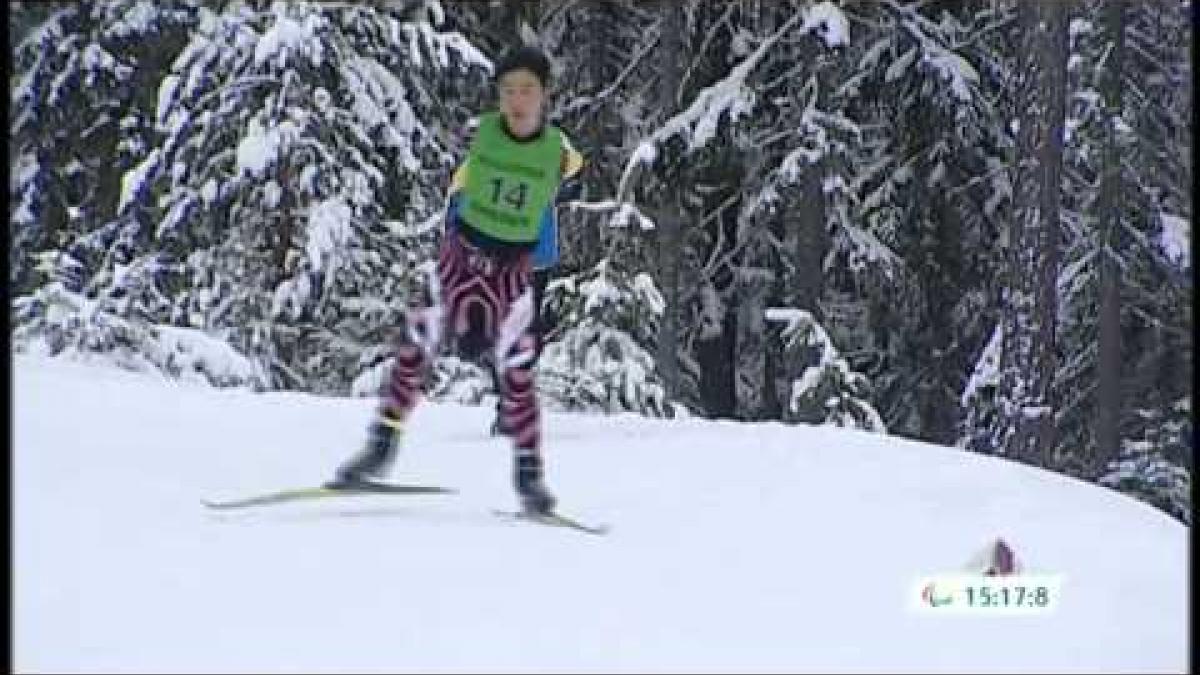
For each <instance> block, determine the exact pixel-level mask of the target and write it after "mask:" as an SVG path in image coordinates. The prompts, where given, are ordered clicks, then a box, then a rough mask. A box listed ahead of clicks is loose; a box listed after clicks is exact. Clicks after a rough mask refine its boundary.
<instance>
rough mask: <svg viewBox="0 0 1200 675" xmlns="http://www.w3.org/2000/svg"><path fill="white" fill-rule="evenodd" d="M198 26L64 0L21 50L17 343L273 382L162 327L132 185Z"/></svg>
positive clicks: (171, 10)
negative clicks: (168, 84)
mask: <svg viewBox="0 0 1200 675" xmlns="http://www.w3.org/2000/svg"><path fill="white" fill-rule="evenodd" d="M197 19H198V13H197V10H196V6H195V3H191V2H183V3H176V4H175V5H173V6H170V7H163V6H161V5H158V4H155V3H152V2H148V1H144V0H142V1H129V0H110V1H107V2H81V3H63V4H61V5H58V6H57V7H56V8H54V11H53V12H52V13H51V14H50V16H49V17H48V18H46V20H45V21H44V22H42V23H40V24H39V25H37V26H36V27H35V28H32V29H30V30H29V32H28V33H27V34H26V36H25V39H24V40H23V41H22V42H21V43H20V44H19V45H18V46H17V50H16V56H17V59H16V64H15V66H16V68H15V71H16V73H15V74H16V78H17V79H16V83H15V86H14V87H13V90H12V104H13V110H14V113H15V114H14V115H13V117H12V118H11V138H12V139H13V145H12V153H13V154H12V155H11V156H10V157H11V159H12V162H13V165H14V167H16V168H17V172H16V175H14V176H13V179H14V180H13V181H12V182H11V183H10V194H11V196H12V199H13V204H14V211H13V212H12V217H11V221H10V225H11V227H12V230H13V249H12V256H13V257H12V259H11V262H12V276H11V277H10V281H11V282H12V288H13V291H14V296H15V297H14V300H13V310H14V311H13V316H14V329H13V338H14V344H15V347H16V348H17V349H24V348H30V347H35V346H37V347H41V348H45V349H47V350H48V351H49V352H50V353H54V354H58V353H63V352H72V353H79V352H83V353H96V352H100V353H105V354H107V355H108V358H111V359H112V360H114V361H115V362H117V363H119V364H121V365H125V366H128V367H134V368H143V367H154V368H160V369H162V370H164V371H166V372H168V373H172V374H176V375H180V376H187V377H197V378H200V379H202V380H205V381H213V382H217V383H220V384H262V383H263V382H264V377H263V375H264V374H263V373H262V371H261V369H259V368H257V367H256V365H255V364H253V363H251V362H249V361H247V360H246V359H244V358H242V357H241V356H240V355H239V354H237V353H235V352H234V351H233V350H231V349H229V348H228V346H227V345H225V344H224V343H222V342H221V341H220V340H214V339H212V338H211V337H209V336H207V335H204V334H201V333H198V332H195V331H189V330H187V329H184V328H173V327H169V326H164V325H157V324H154V323H152V322H149V321H148V320H147V319H151V318H153V317H157V316H162V314H163V313H164V312H165V311H166V310H167V309H168V308H169V305H170V300H169V299H168V298H167V297H165V296H164V294H163V293H162V289H161V288H159V287H158V286H157V282H158V281H160V280H161V279H162V278H163V277H164V276H165V275H166V273H167V272H168V269H167V267H166V265H164V261H163V259H162V258H161V256H159V255H158V254H157V252H156V251H154V250H152V248H150V247H149V244H150V242H151V237H150V234H149V232H148V228H147V227H146V226H147V220H146V217H145V216H146V213H145V212H144V211H141V210H137V211H134V210H126V206H127V205H128V203H129V201H130V200H131V199H132V197H133V195H132V192H133V191H134V189H135V188H134V186H131V184H130V183H128V182H127V181H124V180H123V179H122V174H123V173H124V172H126V171H134V172H136V167H138V166H139V165H140V164H141V163H142V162H144V161H145V160H146V159H147V158H149V157H150V156H152V155H153V151H152V150H151V148H150V145H151V143H152V135H153V126H154V122H153V120H154V116H155V105H156V91H157V87H156V85H155V83H156V82H157V80H158V78H159V77H160V75H161V72H162V70H163V68H164V67H165V65H166V64H167V63H169V61H170V60H171V58H172V57H173V55H174V54H176V53H178V51H179V49H181V48H182V46H183V44H184V42H185V41H186V39H187V35H188V33H189V32H190V31H191V30H192V29H193V28H194V26H195V24H196V21H197Z"/></svg>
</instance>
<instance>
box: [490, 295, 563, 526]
mask: <svg viewBox="0 0 1200 675" xmlns="http://www.w3.org/2000/svg"><path fill="white" fill-rule="evenodd" d="M532 304H533V303H532V292H531V291H530V290H529V289H526V291H525V293H524V294H522V295H521V297H520V299H518V300H517V301H516V302H515V303H513V307H512V308H511V310H510V312H509V315H508V316H507V317H506V319H505V322H504V325H503V326H502V327H501V330H500V335H499V336H498V338H497V344H496V360H497V364H498V366H499V367H500V368H502V372H503V376H502V380H503V386H502V387H501V393H502V395H503V400H502V403H501V412H502V415H503V420H504V426H505V428H506V429H507V433H508V435H509V436H510V437H511V438H512V439H513V451H514V475H513V481H514V483H515V486H516V489H517V495H518V497H519V498H520V499H521V505H522V506H523V507H524V508H525V510H527V511H533V512H539V513H546V512H549V511H552V510H553V509H554V504H555V499H554V496H553V495H552V494H550V491H549V490H548V489H546V484H545V481H544V476H543V473H544V472H543V462H542V454H541V411H540V409H539V407H538V400H537V391H536V388H535V387H534V372H533V366H534V360H535V358H536V357H537V349H538V345H537V342H538V339H537V333H536V332H535V330H534V328H533V326H532Z"/></svg>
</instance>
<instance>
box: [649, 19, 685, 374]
mask: <svg viewBox="0 0 1200 675" xmlns="http://www.w3.org/2000/svg"><path fill="white" fill-rule="evenodd" d="M660 6H661V7H662V10H663V22H662V41H661V43H660V56H661V69H660V72H661V73H662V75H661V78H662V79H661V86H660V91H661V92H662V94H663V96H664V98H665V100H664V101H663V108H662V114H663V116H664V117H669V116H671V115H672V114H674V112H675V109H676V107H677V105H678V95H679V84H680V78H681V76H682V72H681V70H680V61H681V59H682V51H683V35H682V33H683V26H684V21H683V7H682V6H680V5H677V4H674V3H664V4H663V5H660ZM681 219H682V213H681V208H680V204H679V188H678V186H676V185H674V184H670V185H668V186H667V188H666V199H665V203H664V204H663V207H662V209H661V210H660V212H659V218H658V227H657V229H656V232H657V235H658V242H657V243H658V269H659V272H660V274H661V280H662V282H661V285H662V294H663V300H664V301H665V303H666V309H665V310H664V311H663V317H662V322H661V324H660V330H659V336H658V372H659V374H660V375H661V376H662V379H663V386H664V387H665V388H666V390H667V395H668V396H670V397H674V396H676V395H677V394H678V393H679V296H680V289H679V257H680V256H681V255H683V246H682V243H683V241H682V240H683V236H682V224H681V223H680V221H681Z"/></svg>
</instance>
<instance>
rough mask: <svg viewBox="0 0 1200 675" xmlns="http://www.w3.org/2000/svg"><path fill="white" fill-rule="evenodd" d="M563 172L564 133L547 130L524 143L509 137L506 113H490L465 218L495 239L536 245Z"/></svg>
mask: <svg viewBox="0 0 1200 675" xmlns="http://www.w3.org/2000/svg"><path fill="white" fill-rule="evenodd" d="M561 170H562V139H561V137H560V135H559V131H558V129H556V128H555V127H553V126H550V125H546V127H545V129H544V130H543V132H542V135H541V136H540V137H538V139H537V140H533V141H529V142H527V143H519V142H517V141H515V140H513V139H512V138H511V137H510V136H509V135H508V134H507V133H505V131H504V121H503V118H502V117H501V116H500V113H495V112H493V113H487V114H485V115H483V116H482V117H481V118H480V120H479V128H478V129H477V130H476V131H475V140H474V141H472V142H471V150H470V153H469V154H468V155H467V184H466V186H465V187H464V189H463V197H464V198H465V200H464V204H463V207H462V218H463V219H464V220H466V221H467V223H468V224H469V225H471V227H473V228H475V229H476V230H478V231H479V232H482V233H483V234H486V235H488V236H490V237H492V238H494V239H499V240H500V241H504V242H509V243H516V244H532V243H534V242H536V241H537V239H538V228H539V227H540V225H541V221H542V212H543V211H545V210H546V207H547V206H548V205H549V204H550V201H551V200H552V199H553V198H554V191H555V190H557V189H558V184H559V182H560V181H561V176H560V172H561Z"/></svg>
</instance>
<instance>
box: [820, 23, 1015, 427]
mask: <svg viewBox="0 0 1200 675" xmlns="http://www.w3.org/2000/svg"><path fill="white" fill-rule="evenodd" d="M859 10H860V11H861V12H865V14H866V16H868V17H870V19H869V20H867V21H863V22H861V24H862V25H863V27H862V29H861V36H860V37H858V38H856V39H855V40H853V41H852V42H851V49H852V52H851V54H850V55H848V57H847V58H848V59H850V60H851V61H852V63H853V64H854V65H853V67H852V68H851V69H850V72H849V73H848V75H847V76H846V77H845V78H843V82H842V83H841V86H840V88H839V89H838V92H837V95H836V96H835V97H834V103H833V105H834V107H835V108H837V109H840V110H842V111H843V113H844V114H845V115H847V116H848V117H850V118H851V119H853V120H854V121H855V122H856V123H857V124H858V126H859V129H860V130H861V141H860V142H859V143H858V144H856V145H855V146H854V152H853V157H852V159H851V161H849V162H847V163H846V165H847V171H846V173H847V174H848V175H847V176H846V178H845V186H844V187H841V188H840V189H839V191H837V192H834V194H833V196H835V197H838V198H840V202H841V205H839V206H837V207H835V213H836V212H837V210H842V213H843V218H844V220H845V221H846V222H845V223H844V224H843V225H842V226H841V227H840V228H839V229H838V230H837V231H835V232H834V235H833V242H832V244H833V248H832V252H831V262H832V264H831V265H830V273H829V276H830V290H829V294H830V296H831V297H830V298H829V300H830V301H832V300H833V299H834V297H832V296H833V294H835V293H836V294H840V295H843V296H846V297H848V298H855V297H858V298H861V301H860V302H859V303H858V304H859V306H858V307H857V308H855V309H857V311H854V312H845V311H843V312H841V313H840V314H845V315H846V316H847V317H848V318H850V319H851V321H850V322H848V323H843V322H842V321H841V320H839V319H840V317H839V316H838V315H835V316H833V317H830V320H829V321H828V322H827V325H828V328H829V330H830V332H831V334H833V335H835V336H837V339H839V341H841V342H844V343H847V344H856V345H861V347H860V348H859V349H860V353H859V354H857V355H856V357H855V362H856V363H858V364H859V367H860V368H861V369H862V370H863V371H864V372H866V373H869V374H870V376H871V377H872V379H873V381H874V383H875V385H876V388H877V390H878V391H879V393H880V396H879V401H880V410H881V413H882V414H883V416H884V419H885V420H887V423H888V427H889V429H891V430H892V432H893V433H902V434H905V435H910V436H914V437H917V438H922V439H925V440H930V441H934V442H941V443H950V442H952V441H953V439H954V437H955V427H956V423H957V414H956V413H957V408H958V401H959V391H960V389H961V387H962V384H963V382H964V381H965V379H966V376H967V373H968V371H969V369H970V367H971V365H972V358H973V357H974V355H975V354H974V353H973V352H974V351H975V349H976V348H977V346H978V345H981V344H982V343H983V342H984V341H986V339H987V336H988V331H989V330H990V328H991V324H990V321H991V320H992V319H994V311H988V310H989V309H990V304H991V298H992V293H991V290H990V288H989V284H990V283H991V279H992V278H994V274H992V272H993V271H994V270H995V269H997V267H998V261H999V251H998V247H997V245H996V244H997V237H996V232H997V231H998V230H999V223H1000V222H1001V219H1002V214H1003V211H1002V210H1001V209H1000V208H999V207H1000V206H1002V205H1003V204H1004V203H1005V202H1006V199H1007V197H1008V195H1009V194H1010V192H1011V191H1010V188H1009V186H1008V184H1007V176H1005V175H1004V174H1003V171H1001V170H1000V169H1001V167H1002V166H1003V161H1004V160H1003V157H1004V149H1005V147H1006V146H1008V145H1010V144H1011V143H1010V142H1009V141H1008V140H1007V138H1006V136H1007V132H1006V131H1005V130H1004V125H1003V123H1002V122H1001V121H1000V119H1001V117H1002V115H1001V113H1000V111H999V110H997V109H996V107H995V105H994V103H993V100H994V99H995V98H998V97H996V96H995V95H994V94H991V93H990V92H994V91H997V90H998V89H999V88H1000V87H999V86H998V85H999V84H1000V83H1001V82H1002V80H1001V78H1002V77H1003V76H1004V73H1003V72H1000V73H997V72H996V71H997V67H996V63H995V61H996V54H995V53H994V52H993V51H992V50H991V49H990V43H989V42H988V39H987V38H988V37H989V35H990V33H992V32H994V31H995V30H996V29H997V27H998V26H1003V25H1004V23H1005V21H1007V20H1008V18H1007V16H1006V14H1005V10H1004V7H1003V6H1002V5H997V4H996V3H946V2H931V3H921V4H919V5H916V4H912V3H878V4H870V5H867V6H863V7H862V8H859ZM1009 12H1010V13H1011V10H1009ZM854 25H855V27H856V29H858V26H859V25H860V23H855V24H854ZM842 192H844V193H845V194H844V196H843V195H842ZM860 317H865V323H866V326H867V328H868V330H867V331H866V332H865V334H864V331H863V329H862V322H863V320H862V319H861V318H860Z"/></svg>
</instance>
